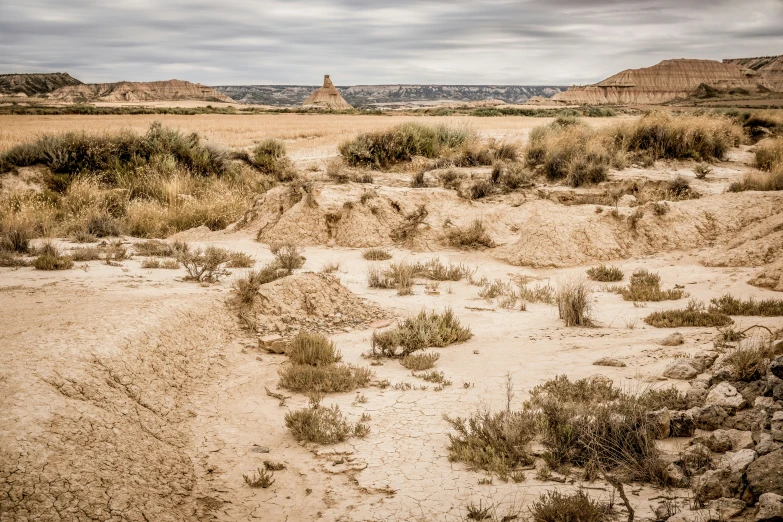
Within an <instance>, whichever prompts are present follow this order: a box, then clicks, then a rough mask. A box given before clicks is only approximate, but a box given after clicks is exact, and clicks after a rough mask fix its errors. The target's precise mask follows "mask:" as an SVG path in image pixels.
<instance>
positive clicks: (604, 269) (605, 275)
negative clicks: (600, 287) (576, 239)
mask: <svg viewBox="0 0 783 522" xmlns="http://www.w3.org/2000/svg"><path fill="white" fill-rule="evenodd" d="M587 277H589V278H590V279H592V280H593V281H601V282H602V283H611V282H616V281H622V280H623V277H625V274H623V271H622V270H620V269H619V268H617V267H616V266H608V265H600V266H597V267H593V268H590V269H588V270H587Z"/></svg>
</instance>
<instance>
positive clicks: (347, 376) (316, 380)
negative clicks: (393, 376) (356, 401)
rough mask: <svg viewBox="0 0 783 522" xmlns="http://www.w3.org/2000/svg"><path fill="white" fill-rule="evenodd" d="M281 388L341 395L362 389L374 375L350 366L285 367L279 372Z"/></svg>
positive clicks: (296, 365)
mask: <svg viewBox="0 0 783 522" xmlns="http://www.w3.org/2000/svg"><path fill="white" fill-rule="evenodd" d="M279 375H280V382H279V383H278V385H279V386H280V387H281V388H286V389H288V390H291V391H295V392H303V393H313V392H316V393H341V392H349V391H353V390H355V389H356V388H363V387H365V386H367V385H368V384H369V383H370V380H371V379H372V377H373V375H374V373H373V372H372V371H371V370H370V369H368V368H364V367H361V366H354V365H351V364H323V365H318V366H312V365H309V364H292V365H285V366H283V367H282V368H280V371H279Z"/></svg>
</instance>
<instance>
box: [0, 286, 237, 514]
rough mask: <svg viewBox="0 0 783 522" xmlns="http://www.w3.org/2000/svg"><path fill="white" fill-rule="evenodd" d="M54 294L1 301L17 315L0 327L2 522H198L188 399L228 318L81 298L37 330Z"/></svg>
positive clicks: (173, 306)
mask: <svg viewBox="0 0 783 522" xmlns="http://www.w3.org/2000/svg"><path fill="white" fill-rule="evenodd" d="M46 292H47V291H46V290H45V289H39V290H35V289H30V288H29V287H21V286H20V287H19V289H18V290H13V289H12V290H11V293H10V294H6V295H4V299H5V298H10V299H13V301H14V302H15V303H16V306H15V308H14V310H13V311H8V313H6V314H4V315H5V317H4V319H2V320H0V332H2V333H0V343H2V344H3V345H4V346H5V347H6V348H7V350H6V357H7V359H6V361H4V364H3V368H2V369H0V397H2V398H0V405H1V406H2V410H3V415H4V418H5V419H6V421H7V422H3V423H2V426H0V462H1V463H2V465H0V513H3V514H6V515H7V514H10V515H11V518H6V517H4V516H0V518H2V519H3V520H32V519H35V520H127V521H139V522H142V521H144V520H161V521H174V520H195V519H197V518H198V517H199V516H200V515H201V514H202V512H201V507H199V502H198V501H197V500H196V498H197V496H198V494H197V492H196V490H197V487H196V482H197V476H198V474H197V472H196V470H195V469H194V463H193V461H192V460H191V458H190V456H189V453H188V448H189V446H190V444H189V442H190V440H189V435H188V433H189V432H188V429H187V425H188V422H190V419H191V418H192V417H193V416H195V414H194V413H193V412H192V411H190V394H191V393H192V392H193V390H194V389H196V387H198V386H204V385H205V383H206V382H208V381H206V380H205V378H206V376H207V375H208V373H209V371H210V366H209V361H210V358H211V357H215V356H216V355H215V353H211V354H210V352H209V351H210V350H214V351H217V350H216V348H213V347H223V346H226V344H227V343H228V342H229V341H228V339H229V338H228V335H229V334H228V333H227V330H226V327H225V325H229V324H231V318H230V317H229V316H227V315H226V314H227V312H226V310H225V306H224V305H223V304H222V303H220V302H217V299H215V300H213V301H212V302H211V303H205V302H204V300H203V299H202V300H199V301H198V302H195V301H194V302H192V303H191V304H187V303H188V302H189V301H190V300H188V299H185V300H183V299H182V297H183V296H182V295H178V296H177V295H173V296H158V298H156V299H151V298H140V297H139V296H140V294H139V293H136V294H134V295H129V294H128V292H127V290H126V291H124V292H116V293H114V294H113V298H116V301H114V302H112V301H111V299H112V297H110V296H107V294H106V293H103V292H100V293H96V292H82V295H78V296H73V295H72V296H71V297H69V299H77V300H78V302H79V306H78V307H71V306H67V307H59V308H58V310H57V313H53V314H47V316H46V318H43V317H41V319H33V320H32V321H33V322H32V323H31V322H30V318H32V317H35V314H33V313H31V311H32V310H34V309H35V308H36V307H38V306H40V305H38V304H36V300H39V301H40V300H41V299H47V298H48V297H47V295H48V294H46ZM30 293H32V294H33V295H28V294H30ZM107 299H109V300H107ZM49 300H50V301H51V299H49ZM177 300H178V302H175V301H177ZM183 305H184V306H183ZM141 310H145V311H146V312H147V313H144V312H140V311H141ZM85 317H89V319H85ZM22 318H25V319H24V321H26V322H24V321H23V320H22ZM75 324H76V325H79V326H78V327H74V326H73V325H75ZM21 325H24V326H21ZM6 335H7V336H10V337H9V338H12V339H14V340H15V341H14V342H11V343H7V342H3V341H2V339H3V338H4V337H5V336H6ZM6 341H7V339H6ZM9 350H10V351H9ZM14 350H19V352H18V353H14Z"/></svg>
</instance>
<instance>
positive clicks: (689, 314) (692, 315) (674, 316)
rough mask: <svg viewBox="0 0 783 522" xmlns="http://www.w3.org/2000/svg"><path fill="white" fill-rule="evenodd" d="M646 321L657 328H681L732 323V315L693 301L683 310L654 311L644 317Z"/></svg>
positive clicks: (718, 325)
mask: <svg viewBox="0 0 783 522" xmlns="http://www.w3.org/2000/svg"><path fill="white" fill-rule="evenodd" d="M644 322H645V323H647V324H649V325H650V326H655V327H656V328H680V327H690V326H694V327H695V326H701V327H718V328H719V327H721V326H728V325H730V324H732V322H733V321H732V320H731V317H729V316H728V315H726V314H724V313H721V312H718V311H715V310H706V309H705V306H704V303H697V302H696V301H691V302H690V303H688V306H687V307H686V308H685V309H683V310H664V311H659V312H653V313H651V314H650V315H648V316H647V317H645V318H644Z"/></svg>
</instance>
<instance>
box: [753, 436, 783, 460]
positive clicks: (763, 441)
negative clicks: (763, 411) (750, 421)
mask: <svg viewBox="0 0 783 522" xmlns="http://www.w3.org/2000/svg"><path fill="white" fill-rule="evenodd" d="M780 448H783V444H781V443H780V442H775V441H774V440H773V439H772V435H771V434H770V433H766V432H761V433H759V435H758V442H757V443H756V447H755V448H754V449H755V450H756V453H758V454H759V455H766V454H767V453H772V452H773V451H775V450H779V449H780Z"/></svg>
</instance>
